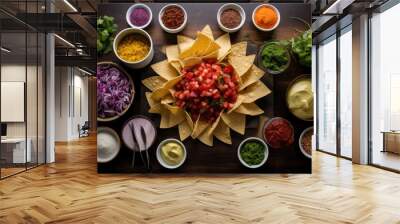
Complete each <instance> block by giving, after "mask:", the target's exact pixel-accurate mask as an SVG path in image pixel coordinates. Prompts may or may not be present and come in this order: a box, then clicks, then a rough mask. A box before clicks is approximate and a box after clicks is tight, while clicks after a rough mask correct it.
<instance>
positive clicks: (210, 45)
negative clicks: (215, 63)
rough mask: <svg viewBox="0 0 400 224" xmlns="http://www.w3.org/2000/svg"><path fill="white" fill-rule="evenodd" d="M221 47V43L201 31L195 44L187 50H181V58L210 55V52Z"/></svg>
mask: <svg viewBox="0 0 400 224" xmlns="http://www.w3.org/2000/svg"><path fill="white" fill-rule="evenodd" d="M218 49H219V45H218V44H217V43H215V42H214V41H213V40H212V39H210V38H209V37H208V36H206V35H204V34H203V33H201V32H199V33H198V34H197V39H196V40H195V41H194V43H193V45H192V46H191V47H190V48H188V49H187V50H185V51H183V52H181V54H180V56H179V58H180V59H185V58H189V57H201V56H205V55H208V54H209V53H211V52H213V51H216V50H218Z"/></svg>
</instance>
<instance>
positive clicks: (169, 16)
mask: <svg viewBox="0 0 400 224" xmlns="http://www.w3.org/2000/svg"><path fill="white" fill-rule="evenodd" d="M158 22H159V23H160V25H161V28H162V29H163V30H164V31H165V32H167V33H179V32H181V31H182V30H183V29H184V28H185V26H186V23H187V14H186V10H185V8H183V7H182V6H181V5H179V4H168V5H166V6H164V7H163V8H162V9H161V10H160V13H159V14H158Z"/></svg>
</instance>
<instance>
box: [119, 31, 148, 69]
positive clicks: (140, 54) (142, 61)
mask: <svg viewBox="0 0 400 224" xmlns="http://www.w3.org/2000/svg"><path fill="white" fill-rule="evenodd" d="M113 48H114V54H115V55H116V56H117V58H118V59H119V60H121V61H122V62H124V63H125V64H126V65H128V66H129V67H131V68H134V69H139V68H144V67H146V66H147V65H148V64H150V62H151V60H152V59H153V56H154V50H153V41H152V40H151V37H150V35H149V34H148V33H147V32H146V31H144V30H142V29H138V28H127V29H124V30H121V31H120V32H119V33H118V34H117V36H116V37H115V39H114V44H113Z"/></svg>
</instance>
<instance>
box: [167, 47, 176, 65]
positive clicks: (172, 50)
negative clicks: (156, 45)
mask: <svg viewBox="0 0 400 224" xmlns="http://www.w3.org/2000/svg"><path fill="white" fill-rule="evenodd" d="M165 54H166V56H167V60H168V62H171V61H176V60H179V48H178V45H169V46H167V47H166V48H165Z"/></svg>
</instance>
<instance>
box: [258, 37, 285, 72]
mask: <svg viewBox="0 0 400 224" xmlns="http://www.w3.org/2000/svg"><path fill="white" fill-rule="evenodd" d="M261 58H262V64H263V66H264V67H265V68H266V69H268V70H270V71H274V72H280V71H282V70H284V69H285V67H286V65H287V64H288V63H289V54H288V52H287V49H286V48H285V46H283V45H282V44H279V43H274V42H273V43H268V44H266V45H265V46H264V48H263V49H262V52H261Z"/></svg>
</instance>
